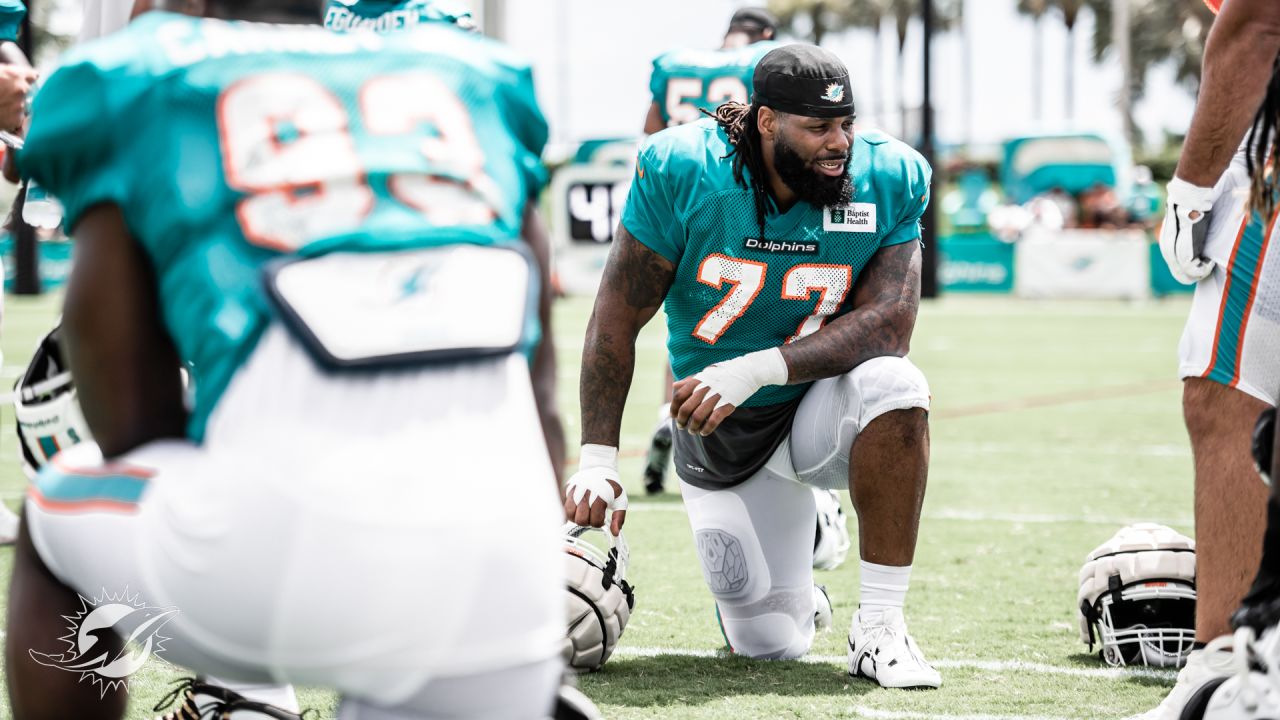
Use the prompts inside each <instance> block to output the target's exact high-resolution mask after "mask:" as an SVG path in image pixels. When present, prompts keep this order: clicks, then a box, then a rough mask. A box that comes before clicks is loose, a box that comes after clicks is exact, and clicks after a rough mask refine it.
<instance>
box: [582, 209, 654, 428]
mask: <svg viewBox="0 0 1280 720" xmlns="http://www.w3.org/2000/svg"><path fill="white" fill-rule="evenodd" d="M674 278H675V266H674V265H672V264H671V262H670V261H668V260H667V259H666V258H664V257H662V256H661V255H659V254H657V253H655V252H654V251H652V250H650V249H649V248H647V247H645V246H644V245H643V244H641V243H640V241H638V240H636V239H635V237H633V236H632V235H631V233H629V232H627V229H626V228H625V227H623V226H621V225H619V226H618V233H617V237H616V238H615V239H614V241H613V248H612V249H611V250H610V251H609V261H608V262H607V263H606V264H605V267H604V277H603V278H602V279H601V281H600V290H599V292H598V293H597V294H596V303H595V308H594V309H593V310H592V311H591V320H590V321H589V322H588V324H587V337H586V340H585V342H584V344H583V348H582V381H581V384H580V386H579V400H580V402H581V405H582V443H583V444H584V445H586V444H596V445H608V446H611V447H617V446H618V436H619V434H620V432H621V430H620V428H621V425H622V408H623V405H624V404H625V403H626V400H627V392H628V391H629V390H630V389H631V376H632V371H633V369H634V367H635V359H636V352H635V351H636V348H635V343H636V336H637V335H638V334H639V333H640V328H642V327H644V325H645V323H647V322H649V319H650V318H652V317H653V315H654V313H656V312H657V311H658V307H659V306H660V305H662V299H663V298H664V297H666V295H667V289H668V288H670V287H671V282H672V280H673V279H674Z"/></svg>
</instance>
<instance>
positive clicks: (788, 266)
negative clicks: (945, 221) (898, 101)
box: [622, 119, 931, 407]
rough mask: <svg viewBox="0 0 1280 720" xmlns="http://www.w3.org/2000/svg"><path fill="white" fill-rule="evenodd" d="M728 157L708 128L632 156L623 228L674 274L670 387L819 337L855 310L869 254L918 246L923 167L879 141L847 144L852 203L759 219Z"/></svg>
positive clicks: (911, 154) (763, 400) (768, 401)
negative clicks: (672, 268)
mask: <svg viewBox="0 0 1280 720" xmlns="http://www.w3.org/2000/svg"><path fill="white" fill-rule="evenodd" d="M731 149H732V147H731V146H730V145H729V142H728V139H727V138H726V137H725V134H724V131H723V130H721V129H720V127H719V126H718V125H717V124H716V123H715V121H714V120H711V119H706V120H701V121H699V122H696V123H691V124H688V125H685V126H682V127H678V128H672V129H669V130H664V131H662V132H660V133H657V134H656V135H653V136H652V137H650V139H649V141H648V142H647V143H646V145H645V146H644V147H643V148H642V149H641V151H640V157H639V160H638V161H637V164H636V176H635V178H634V180H633V181H632V185H631V193H630V194H629V195H628V196H627V202H626V207H625V208H624V209H623V213H622V225H623V226H624V227H625V228H626V229H627V231H628V232H630V233H631V234H632V235H633V236H635V238H636V239H637V240H639V241H640V242H641V243H643V244H644V245H646V246H647V247H649V248H650V249H652V250H653V251H654V252H656V253H658V254H659V255H662V256H663V257H664V258H666V259H668V260H670V261H671V262H672V263H673V264H674V265H675V266H676V276H675V281H674V282H673V283H672V286H671V289H670V290H669V291H668V293H667V297H666V312H667V330H668V335H667V347H668V350H669V352H670V356H671V366H672V369H673V370H674V372H675V376H676V378H685V377H688V376H690V375H694V374H697V373H698V372H700V371H701V370H702V369H703V368H705V367H707V366H709V365H712V364H714V363H717V362H721V361H724V360H729V359H732V358H735V357H738V356H739V355H745V354H746V353H749V352H755V351H756V350H764V349H767V348H771V347H777V346H780V345H783V344H785V343H788V342H792V341H794V340H797V339H799V338H801V337H804V336H805V335H808V334H810V333H812V332H816V331H817V330H818V329H819V328H821V327H822V326H823V325H824V324H825V323H826V322H827V321H829V320H830V319H831V318H834V317H838V316H840V315H843V314H844V313H847V312H849V310H851V309H852V302H853V287H854V284H855V283H856V282H857V280H858V274H859V273H860V272H861V271H862V268H863V267H864V266H866V264H867V261H868V260H870V259H871V256H872V255H874V254H875V252H876V251H877V250H879V249H880V248H882V247H886V246H889V245H896V244H899V243H905V242H918V241H919V240H920V216H921V214H922V213H923V212H924V208H925V205H926V204H928V202H929V178H930V175H931V171H930V169H929V165H928V163H926V162H925V161H924V158H922V157H921V156H920V154H919V153H917V152H916V151H915V150H912V149H911V148H910V147H908V146H907V145H905V144H904V143H902V142H900V141H898V140H895V139H893V138H891V137H889V136H888V135H885V134H883V133H880V132H859V133H858V134H857V136H856V137H855V139H854V145H853V157H852V160H851V163H850V166H849V167H850V175H851V177H852V182H853V188H854V192H853V200H852V202H851V203H849V204H847V205H841V206H834V207H826V208H819V207H817V206H814V205H811V204H809V203H806V202H797V203H796V204H795V205H793V206H792V207H791V208H790V209H789V210H787V212H785V213H777V212H773V213H770V214H769V215H768V216H767V217H766V223H765V237H764V238H761V237H760V226H759V223H758V221H757V219H756V211H755V201H754V199H753V198H752V194H751V191H750V190H748V189H747V188H744V187H742V186H740V185H738V184H737V183H736V182H735V181H734V179H733V160H732V159H726V158H725V156H726V155H728V154H729V151H730V150H731ZM804 388H805V386H804V385H786V386H777V385H771V386H768V387H765V388H763V389H761V390H760V391H759V392H757V393H756V394H755V395H752V396H751V399H750V400H748V401H747V402H745V403H743V406H744V407H758V406H762V405H772V404H775V403H780V402H785V401H787V400H789V399H792V398H795V397H796V396H798V395H799V394H801V393H802V392H804Z"/></svg>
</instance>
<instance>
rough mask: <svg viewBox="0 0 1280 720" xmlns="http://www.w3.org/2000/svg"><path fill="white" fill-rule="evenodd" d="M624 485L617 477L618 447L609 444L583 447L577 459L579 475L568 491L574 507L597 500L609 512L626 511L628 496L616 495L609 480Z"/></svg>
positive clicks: (568, 485) (568, 487) (571, 481)
mask: <svg viewBox="0 0 1280 720" xmlns="http://www.w3.org/2000/svg"><path fill="white" fill-rule="evenodd" d="M610 480H612V481H613V482H616V483H618V486H619V487H621V486H622V482H621V480H620V476H619V474H618V448H616V447H609V446H608V445H583V446H582V451H581V453H580V454H579V456H578V472H576V473H574V474H573V477H571V478H569V482H568V484H567V485H566V487H565V492H566V493H567V494H568V495H569V499H570V500H572V501H573V502H574V503H575V504H577V503H580V502H582V500H583V498H586V500H587V504H588V505H593V504H595V501H596V499H597V498H599V499H601V500H603V501H604V505H605V507H606V508H608V509H609V510H626V509H627V493H626V491H625V490H624V491H623V492H622V493H620V494H615V493H614V491H613V485H611V484H609V481H610Z"/></svg>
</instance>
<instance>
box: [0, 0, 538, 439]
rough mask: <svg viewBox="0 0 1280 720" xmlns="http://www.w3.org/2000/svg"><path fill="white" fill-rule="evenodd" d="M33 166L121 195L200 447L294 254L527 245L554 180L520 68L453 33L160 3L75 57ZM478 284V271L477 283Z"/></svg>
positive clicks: (31, 142) (47, 108) (82, 199)
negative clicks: (239, 14) (523, 237)
mask: <svg viewBox="0 0 1280 720" xmlns="http://www.w3.org/2000/svg"><path fill="white" fill-rule="evenodd" d="M32 118H33V122H32V125H31V129H30V132H29V134H28V136H27V142H26V147H25V148H24V149H23V150H22V152H21V153H20V154H19V156H18V162H19V166H20V168H21V170H22V173H23V174H24V175H25V176H27V177H29V178H31V179H33V180H35V181H36V182H38V183H40V184H41V185H43V186H45V187H47V188H48V189H49V190H50V192H52V193H54V194H55V195H57V196H58V197H59V198H60V199H61V200H62V203H63V205H64V206H65V208H66V216H65V226H66V227H67V228H70V230H71V234H72V235H73V236H74V234H75V227H76V222H77V221H78V220H79V219H80V217H81V216H82V215H83V214H84V213H85V211H87V210H88V209H90V208H92V207H93V206H95V205H97V204H100V203H114V204H115V205H117V206H119V207H120V208H121V210H122V212H123V215H124V218H125V221H126V223H127V224H128V227H129V229H130V231H131V232H132V233H133V235H134V237H135V238H136V239H137V241H138V242H139V243H140V244H141V246H142V247H143V248H144V250H145V251H146V253H147V254H148V256H149V257H150V259H151V261H152V264H153V265H154V267H155V271H156V275H157V278H158V286H159V292H160V301H161V307H162V309H163V313H164V319H165V323H166V326H167V327H168V330H169V333H170V334H171V335H172V337H173V339H174V341H175V343H176V345H177V348H178V351H179V354H180V356H181V357H182V359H183V360H184V361H185V362H187V363H188V364H190V365H191V366H192V379H193V380H194V384H195V402H194V410H193V413H192V418H191V425H190V427H189V434H190V435H191V437H192V438H194V439H197V440H199V439H200V438H201V437H202V435H203V429H204V424H205V422H206V420H207V418H208V415H209V413H210V411H211V410H212V408H213V407H214V405H215V404H216V403H217V401H218V398H219V397H220V396H221V394H222V392H223V390H224V388H225V387H226V385H227V383H228V382H229V380H230V378H231V377H232V375H233V374H234V373H235V370H236V369H237V368H238V367H239V365H240V364H241V363H242V362H243V360H244V359H245V358H247V357H248V355H249V353H250V351H251V350H252V349H253V347H254V346H255V344H256V342H257V338H258V337H259V336H260V334H261V332H262V330H263V329H264V328H265V327H266V326H267V325H268V323H269V322H270V320H271V318H272V317H273V316H274V310H273V309H272V308H271V306H270V305H269V300H268V298H267V297H266V295H265V292H264V290H263V281H262V267H263V265H264V264H265V263H267V262H269V261H271V260H273V259H275V258H278V257H281V256H282V255H295V256H303V257H309V256H316V255H322V254H325V253H328V252H337V251H356V252H360V251H394V250H402V249H411V248H422V247H434V246H439V245H447V244H454V243H473V244H481V245H497V244H504V243H508V244H509V243H514V242H518V239H519V237H520V230H521V227H522V220H523V215H524V212H525V208H526V205H527V204H528V202H529V201H530V199H531V198H532V197H534V196H535V194H536V193H537V192H539V191H540V189H541V188H542V186H543V185H544V184H545V181H546V172H545V169H544V167H543V165H542V161H541V152H542V148H543V146H544V145H545V143H546V140H547V126H546V122H545V120H544V119H543V116H542V113H541V111H540V110H539V108H538V106H537V102H536V100H535V98H534V89H533V81H532V76H531V71H530V67H529V65H528V63H527V62H525V61H524V60H522V59H520V58H519V57H518V56H516V55H514V54H513V53H512V52H511V51H510V50H508V49H507V48H506V47H505V46H503V45H501V44H498V43H496V42H494V41H491V40H488V39H486V38H484V37H482V36H479V35H474V34H471V33H461V32H457V31H456V30H453V29H449V28H445V27H441V26H424V27H421V28H417V29H414V30H412V31H407V32H403V33H396V34H393V35H385V36H384V35H376V34H374V33H350V34H339V33H332V32H329V31H327V30H325V29H323V28H321V27H320V26H318V25H316V26H279V25H262V24H254V23H241V22H223V21H218V20H208V19H197V18H189V17H186V16H183V15H174V14H170V13H162V12H151V13H148V14H146V15H144V16H142V17H140V18H138V19H137V20H136V21H134V22H133V23H132V24H131V25H129V27H128V28H126V29H125V30H122V31H121V32H119V33H116V34H114V35H112V36H109V37H107V38H104V39H102V40H99V41H96V42H94V43H90V44H88V45H85V46H82V47H81V48H78V49H76V50H73V51H71V53H69V55H68V57H67V59H66V60H65V62H64V63H63V65H62V66H61V67H60V68H59V69H58V70H57V71H56V72H55V73H54V74H53V75H52V76H51V77H50V78H49V79H48V81H47V82H46V83H45V84H44V86H43V88H42V89H41V90H40V91H39V92H38V93H37V96H36V99H35V107H34V110H33V113H32ZM480 280H481V281H482V280H483V279H480Z"/></svg>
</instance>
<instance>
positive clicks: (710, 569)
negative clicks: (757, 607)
mask: <svg viewBox="0 0 1280 720" xmlns="http://www.w3.org/2000/svg"><path fill="white" fill-rule="evenodd" d="M741 536H742V537H744V538H747V542H745V543H744V542H743V541H742V540H739V539H738V538H739V535H737V534H734V533H732V532H730V531H729V530H726V529H723V528H717V527H709V528H703V529H700V530H698V531H696V532H694V534H693V539H694V545H695V546H696V547H697V550H698V560H699V561H700V562H701V563H702V577H703V579H705V580H706V581H707V588H708V589H709V590H711V594H712V595H714V596H715V598H716V601H717V602H721V603H723V602H739V603H740V602H751V601H752V600H754V599H756V597H755V596H757V595H758V594H759V591H757V588H759V587H761V586H762V585H761V582H762V581H763V587H766V588H767V587H768V586H769V567H768V565H767V564H766V562H765V559H764V553H763V551H761V549H760V546H759V544H758V543H756V542H754V537H753V536H752V535H750V534H747V533H742V534H741Z"/></svg>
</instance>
